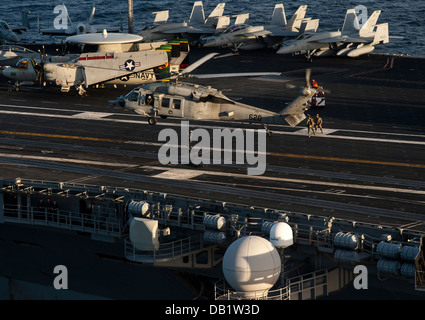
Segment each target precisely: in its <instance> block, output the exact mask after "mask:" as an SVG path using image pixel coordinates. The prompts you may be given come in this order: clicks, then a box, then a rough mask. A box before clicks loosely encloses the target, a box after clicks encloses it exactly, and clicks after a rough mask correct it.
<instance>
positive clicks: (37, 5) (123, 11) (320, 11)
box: [0, 0, 425, 56]
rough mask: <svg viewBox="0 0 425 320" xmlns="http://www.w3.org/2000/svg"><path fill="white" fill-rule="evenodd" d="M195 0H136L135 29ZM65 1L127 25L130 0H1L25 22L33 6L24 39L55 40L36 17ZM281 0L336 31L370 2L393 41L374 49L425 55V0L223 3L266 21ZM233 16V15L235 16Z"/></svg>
mask: <svg viewBox="0 0 425 320" xmlns="http://www.w3.org/2000/svg"><path fill="white" fill-rule="evenodd" d="M193 2H194V1H192V0H174V1H172V0H133V9H134V11H133V16H134V24H133V25H134V33H138V32H140V30H141V29H142V28H143V27H144V26H146V25H151V24H152V22H153V19H154V15H153V14H152V12H154V11H162V10H170V18H169V21H172V22H182V21H183V20H185V21H187V20H188V19H189V17H190V13H191V10H192V6H193ZM220 2H224V1H218V0H204V1H203V4H204V11H205V16H206V17H208V15H209V14H210V13H211V11H212V10H213V9H214V8H215V6H216V5H217V4H218V3H220ZM62 3H65V5H66V6H67V9H68V13H69V16H70V18H71V20H72V22H82V21H87V20H88V17H89V16H90V13H91V8H92V6H93V4H95V5H96V14H95V18H94V23H95V24H113V25H118V26H120V25H121V24H122V26H123V31H124V32H127V31H128V20H127V8H128V6H127V0H96V1H84V0H80V1H42V0H25V1H21V0H3V1H1V2H0V19H3V20H5V21H6V22H8V23H9V24H11V25H12V24H13V25H20V24H21V11H22V10H28V11H30V14H29V20H30V24H31V29H30V31H29V32H27V33H24V34H23V35H21V38H22V40H23V41H28V40H30V41H35V40H46V41H48V40H51V39H50V38H49V37H48V36H41V35H39V34H38V33H37V17H39V23H40V27H41V28H53V20H54V18H55V17H56V16H57V14H54V13H53V9H54V7H55V6H56V5H60V4H62ZM276 3H283V5H284V7H285V12H286V18H287V20H289V19H290V17H291V16H292V15H293V13H294V12H295V10H296V9H297V8H298V7H299V6H300V5H304V4H306V5H307V6H308V7H307V14H306V17H312V18H313V19H320V23H319V29H318V31H319V32H320V31H336V30H338V29H341V28H342V24H343V22H344V16H345V12H346V10H347V9H350V8H354V7H356V6H358V5H362V6H365V7H366V8H367V13H368V15H370V14H371V13H372V12H373V11H374V10H382V13H381V15H380V17H379V20H378V23H384V22H388V23H389V31H390V37H391V36H396V37H403V39H400V38H390V43H388V44H385V45H380V46H377V48H376V50H375V52H379V53H391V54H408V55H411V56H425V54H424V50H425V19H424V15H425V1H424V0H404V1H401V0H357V1H352V0H314V1H304V0H303V1H298V0H297V1H284V2H279V1H264V0H228V1H226V6H225V9H224V14H225V15H234V14H239V13H250V24H252V25H262V24H264V23H265V22H269V21H270V18H271V14H272V12H273V8H274V5H275V4H276ZM232 22H233V19H232Z"/></svg>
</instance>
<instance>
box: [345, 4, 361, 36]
mask: <svg viewBox="0 0 425 320" xmlns="http://www.w3.org/2000/svg"><path fill="white" fill-rule="evenodd" d="M359 29H360V26H359V21H358V19H357V15H356V10H354V9H348V10H347V13H346V14H345V19H344V24H343V26H342V31H341V34H347V33H353V32H358V31H359Z"/></svg>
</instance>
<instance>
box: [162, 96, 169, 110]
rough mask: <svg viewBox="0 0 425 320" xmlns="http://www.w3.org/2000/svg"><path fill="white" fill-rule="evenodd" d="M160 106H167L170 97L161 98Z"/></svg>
mask: <svg viewBox="0 0 425 320" xmlns="http://www.w3.org/2000/svg"><path fill="white" fill-rule="evenodd" d="M161 107H163V108H169V107H170V98H162V102H161Z"/></svg>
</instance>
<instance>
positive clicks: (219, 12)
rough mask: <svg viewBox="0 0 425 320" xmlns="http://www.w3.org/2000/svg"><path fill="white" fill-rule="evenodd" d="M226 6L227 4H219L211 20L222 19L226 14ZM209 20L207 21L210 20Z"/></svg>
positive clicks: (210, 16)
mask: <svg viewBox="0 0 425 320" xmlns="http://www.w3.org/2000/svg"><path fill="white" fill-rule="evenodd" d="M225 5H226V3H225V2H222V3H219V4H218V5H217V6H216V7H215V8H214V10H213V11H212V12H211V13H210V15H209V16H208V19H209V18H218V17H221V16H222V15H223V13H224V6H225ZM208 19H207V20H208Z"/></svg>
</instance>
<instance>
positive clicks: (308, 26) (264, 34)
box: [201, 4, 319, 50]
mask: <svg viewBox="0 0 425 320" xmlns="http://www.w3.org/2000/svg"><path fill="white" fill-rule="evenodd" d="M306 10H307V6H306V5H303V6H300V7H299V8H298V10H297V11H296V12H295V13H294V15H293V16H292V18H291V19H290V20H289V22H287V21H286V15H285V9H284V7H283V4H276V5H275V7H274V10H273V14H272V17H271V21H270V24H268V25H265V26H252V25H249V24H238V23H237V22H235V25H234V26H233V27H229V28H228V29H227V30H226V31H224V32H223V33H222V34H220V35H216V36H210V37H204V38H202V40H201V43H202V45H203V46H204V47H234V48H236V49H239V48H240V49H244V50H253V49H260V48H264V47H272V46H276V45H277V44H279V45H280V44H281V43H282V41H283V40H284V39H286V38H289V37H297V36H299V34H300V32H306V31H308V32H316V30H317V27H318V25H319V20H318V19H315V20H312V19H311V18H304V17H305V14H306Z"/></svg>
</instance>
